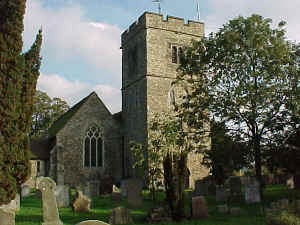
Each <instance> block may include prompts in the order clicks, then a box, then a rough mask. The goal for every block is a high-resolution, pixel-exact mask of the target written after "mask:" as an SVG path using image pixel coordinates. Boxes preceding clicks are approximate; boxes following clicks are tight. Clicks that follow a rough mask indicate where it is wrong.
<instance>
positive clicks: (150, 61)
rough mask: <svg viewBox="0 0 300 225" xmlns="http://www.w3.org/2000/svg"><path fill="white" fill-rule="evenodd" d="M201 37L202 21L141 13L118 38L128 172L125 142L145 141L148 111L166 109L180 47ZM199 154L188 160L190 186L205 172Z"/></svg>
mask: <svg viewBox="0 0 300 225" xmlns="http://www.w3.org/2000/svg"><path fill="white" fill-rule="evenodd" d="M202 37H204V24H203V23H200V22H194V21H188V23H186V24H185V23H184V20H183V19H181V18H176V17H170V16H168V17H167V18H166V20H164V19H163V16H162V15H159V14H155V13H149V12H145V13H144V14H143V15H142V16H141V17H139V19H138V20H137V21H136V22H134V23H133V24H132V25H131V26H130V27H129V28H128V29H127V30H126V31H125V32H124V33H123V34H122V37H121V49H122V121H123V124H122V125H121V127H122V133H123V138H122V153H121V155H122V168H123V177H129V176H131V175H132V170H131V169H130V161H131V160H130V154H129V141H130V140H135V141H137V142H139V143H143V144H145V143H147V120H148V119H149V113H150V112H161V111H166V110H169V99H168V96H169V91H170V88H171V82H172V80H174V78H175V76H176V73H177V72H176V69H177V68H178V66H179V63H180V62H179V61H180V57H179V56H180V54H181V51H182V47H183V46H187V45H190V44H191V41H192V40H193V39H194V40H199V39H201V38H202ZM200 161H201V156H199V155H191V156H189V159H188V166H189V170H190V174H191V175H190V178H189V182H190V186H191V187H193V186H194V181H195V180H196V179H199V178H202V177H203V176H206V175H207V174H208V170H207V169H205V168H202V167H201V166H200Z"/></svg>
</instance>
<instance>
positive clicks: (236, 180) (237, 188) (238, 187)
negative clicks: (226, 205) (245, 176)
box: [229, 176, 242, 196]
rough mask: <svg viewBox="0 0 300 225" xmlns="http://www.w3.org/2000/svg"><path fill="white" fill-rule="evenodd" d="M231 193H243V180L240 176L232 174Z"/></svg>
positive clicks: (230, 181)
mask: <svg viewBox="0 0 300 225" xmlns="http://www.w3.org/2000/svg"><path fill="white" fill-rule="evenodd" d="M229 186H230V195H232V196H234V195H240V194H242V182H241V178H240V177H238V176H232V177H230V179H229Z"/></svg>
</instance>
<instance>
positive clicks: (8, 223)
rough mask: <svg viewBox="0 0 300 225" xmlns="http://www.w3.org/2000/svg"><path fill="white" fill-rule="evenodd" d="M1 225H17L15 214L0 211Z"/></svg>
mask: <svg viewBox="0 0 300 225" xmlns="http://www.w3.org/2000/svg"><path fill="white" fill-rule="evenodd" d="M0 224H1V225H15V212H14V211H7V210H3V209H0Z"/></svg>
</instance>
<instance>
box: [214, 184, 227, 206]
mask: <svg viewBox="0 0 300 225" xmlns="http://www.w3.org/2000/svg"><path fill="white" fill-rule="evenodd" d="M225 201H227V190H226V187H225V186H217V187H216V202H225Z"/></svg>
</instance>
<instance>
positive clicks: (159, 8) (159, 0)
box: [152, 0, 161, 14]
mask: <svg viewBox="0 0 300 225" xmlns="http://www.w3.org/2000/svg"><path fill="white" fill-rule="evenodd" d="M152 2H156V3H158V14H161V7H160V2H161V0H152Z"/></svg>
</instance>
